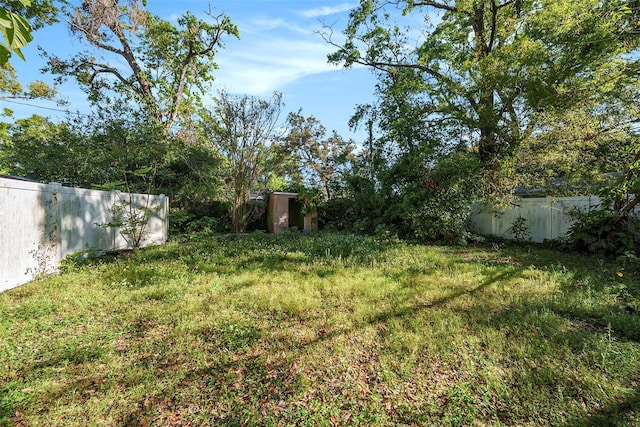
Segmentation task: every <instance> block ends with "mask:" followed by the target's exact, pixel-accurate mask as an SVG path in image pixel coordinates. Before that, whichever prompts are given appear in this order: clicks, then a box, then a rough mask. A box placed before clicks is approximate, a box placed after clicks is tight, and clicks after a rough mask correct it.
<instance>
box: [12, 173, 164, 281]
mask: <svg viewBox="0 0 640 427" xmlns="http://www.w3.org/2000/svg"><path fill="white" fill-rule="evenodd" d="M128 198H129V194H126V193H120V192H117V191H114V192H109V191H99V190H88V189H82V188H71V187H63V186H61V185H60V184H55V183H51V184H41V183H35V182H25V181H18V180H13V179H7V178H0V292H1V291H3V290H6V289H10V288H13V287H16V286H18V285H20V284H23V283H26V282H28V281H30V280H33V278H35V277H36V276H38V275H40V274H46V273H53V272H56V271H57V268H58V266H59V265H60V261H61V260H62V259H64V258H65V257H66V256H67V255H69V254H72V253H75V252H79V251H84V250H87V249H95V250H98V251H109V250H119V249H127V248H130V245H129V244H128V243H127V241H126V240H125V239H124V238H123V237H122V236H121V235H120V232H119V230H118V229H115V228H113V227H105V226H101V224H107V223H109V222H111V220H112V219H111V208H112V206H114V204H116V203H119V202H120V201H121V200H128ZM132 200H133V203H134V204H138V205H143V206H144V205H145V204H147V203H150V204H151V205H152V206H153V207H154V209H156V208H157V210H155V211H154V214H153V215H152V217H151V218H150V220H149V222H148V225H147V227H148V234H147V235H146V238H145V239H144V241H143V242H142V246H147V245H154V244H162V243H164V242H166V240H167V237H168V216H169V199H168V197H166V196H163V195H160V196H148V195H144V194H134V195H132Z"/></svg>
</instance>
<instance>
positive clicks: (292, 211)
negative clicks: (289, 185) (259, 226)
mask: <svg viewBox="0 0 640 427" xmlns="http://www.w3.org/2000/svg"><path fill="white" fill-rule="evenodd" d="M304 205H305V203H304V200H301V199H300V196H299V194H298V193H282V192H275V193H271V195H270V196H269V205H268V208H267V230H269V232H270V233H276V234H278V233H282V232H284V231H285V230H286V229H287V228H292V227H296V228H297V229H298V230H301V231H305V232H309V231H312V230H315V229H316V227H317V217H318V215H317V213H316V212H305V209H304V207H305V206H304Z"/></svg>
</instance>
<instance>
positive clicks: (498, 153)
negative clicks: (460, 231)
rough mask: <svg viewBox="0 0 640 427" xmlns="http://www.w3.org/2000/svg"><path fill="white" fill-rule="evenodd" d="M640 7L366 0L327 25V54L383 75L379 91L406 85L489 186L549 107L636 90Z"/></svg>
mask: <svg viewBox="0 0 640 427" xmlns="http://www.w3.org/2000/svg"><path fill="white" fill-rule="evenodd" d="M637 14H638V8H637V5H636V4H635V2H623V1H601V0H502V1H500V0H481V1H478V0H474V1H471V0H457V1H454V0H441V1H385V0H361V1H360V4H359V6H358V7H357V8H356V9H354V10H353V11H352V13H351V16H350V21H349V24H348V26H347V28H346V30H345V32H344V34H345V36H346V40H345V41H344V42H341V43H337V42H336V41H335V37H333V36H332V33H331V30H330V29H327V31H326V32H325V34H324V35H325V38H326V39H327V40H328V41H329V42H330V43H332V44H333V45H334V46H336V48H337V50H336V52H334V53H333V54H332V55H330V57H329V58H330V60H331V61H333V62H335V63H341V64H344V65H345V66H351V65H353V64H363V65H366V66H368V67H371V68H372V69H373V70H375V71H376V72H377V73H379V75H380V80H381V86H380V92H381V93H382V96H381V99H388V97H389V96H391V97H395V98H396V99H397V98H398V97H397V96H395V95H393V94H394V93H396V94H399V93H404V94H406V97H407V98H408V99H411V100H412V101H411V102H412V104H413V106H414V107H415V108H417V110H415V108H414V109H413V111H412V113H411V114H412V115H413V116H414V117H415V116H416V114H417V113H416V111H417V112H419V117H418V118H417V119H418V120H419V121H420V122H422V123H433V124H435V125H437V127H438V128H439V129H440V131H442V130H443V129H445V128H448V129H450V130H454V129H455V132H449V134H448V135H447V138H446V139H445V140H441V141H440V144H441V145H448V146H460V145H461V144H462V145H465V146H467V147H468V148H469V149H470V150H472V151H473V152H475V153H477V155H478V158H479V159H480V161H481V162H482V165H483V168H484V170H485V177H487V178H488V179H487V180H486V183H487V189H486V192H488V193H492V192H495V191H498V188H496V183H497V182H498V181H499V179H498V175H497V173H498V172H499V171H500V170H501V169H502V168H503V167H504V164H503V161H504V159H509V158H512V157H511V156H513V154H514V152H515V151H516V150H517V149H518V148H519V147H520V146H521V145H522V144H523V142H524V141H526V140H527V139H529V138H531V137H532V136H535V135H538V134H539V133H541V132H544V131H545V130H546V127H545V126H547V125H548V123H545V122H544V119H545V118H546V117H545V115H544V114H545V113H548V112H549V111H558V110H561V109H563V108H573V107H574V106H576V105H588V107H590V108H600V109H601V108H606V107H604V106H608V105H612V104H615V102H614V101H612V100H615V99H617V97H618V96H620V94H624V93H628V94H631V93H634V89H635V90H637V87H638V85H637V75H638V74H637V73H638V62H637V57H636V59H635V60H634V59H633V58H634V56H633V54H634V53H635V54H637V49H638V41H639V33H638V31H637V30H638V22H637V20H636V18H634V17H637ZM605 81H606V84H603V83H605ZM635 93H637V92H635ZM402 102H404V101H402ZM422 126H423V127H425V126H424V125H422ZM426 127H427V128H428V126H426Z"/></svg>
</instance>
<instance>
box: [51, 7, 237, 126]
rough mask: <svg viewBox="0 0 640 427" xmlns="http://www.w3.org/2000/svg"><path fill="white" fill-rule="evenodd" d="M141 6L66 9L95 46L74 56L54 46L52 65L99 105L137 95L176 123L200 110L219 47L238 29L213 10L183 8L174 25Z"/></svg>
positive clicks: (166, 122)
mask: <svg viewBox="0 0 640 427" xmlns="http://www.w3.org/2000/svg"><path fill="white" fill-rule="evenodd" d="M144 6H145V2H143V1H142V0H126V1H124V0H123V1H105V0H84V1H83V2H82V4H81V5H80V6H78V7H70V8H69V9H66V12H65V13H66V17H67V18H66V19H67V21H68V22H69V27H70V30H71V33H72V34H73V35H75V36H76V37H78V38H79V39H81V40H84V41H86V42H87V43H88V44H89V46H90V47H91V48H92V49H91V50H88V51H85V52H81V53H78V54H75V55H73V57H71V58H70V59H62V58H60V57H58V56H56V55H55V54H51V53H49V54H48V67H47V71H50V72H51V73H53V74H56V75H58V77H59V79H60V80H63V79H66V78H69V77H72V78H74V79H75V80H76V81H77V82H78V83H79V84H80V86H81V87H83V88H84V89H85V90H86V92H87V93H88V95H89V99H90V100H92V101H95V102H96V103H98V104H99V105H101V106H102V107H105V106H108V105H110V104H112V103H114V102H116V100H127V101H131V100H133V101H136V102H137V103H138V105H139V106H140V107H141V108H142V109H143V110H144V111H145V112H146V113H147V114H149V115H150V116H151V117H152V118H153V119H154V120H155V121H156V122H157V123H159V124H161V125H162V126H163V127H164V128H165V129H172V128H173V127H174V125H176V124H178V122H179V121H180V119H185V118H188V117H190V116H191V115H192V114H193V113H194V112H195V110H196V108H197V107H198V105H199V104H200V101H201V99H202V96H203V93H204V92H205V91H206V90H207V86H206V83H207V82H209V81H211V80H212V79H213V74H212V72H213V70H214V69H215V68H216V67H217V66H216V64H215V62H214V57H215V54H216V52H217V51H218V50H219V49H220V48H222V47H223V46H224V41H223V39H224V37H226V36H235V37H237V36H238V29H237V27H236V26H235V25H234V24H233V23H232V22H231V20H230V18H229V17H228V16H226V15H224V14H218V15H214V14H213V12H212V11H209V13H208V15H209V18H211V19H210V20H211V22H206V21H203V20H199V19H197V18H196V17H195V16H194V15H193V14H192V13H191V12H186V13H185V14H184V15H182V16H181V17H180V18H178V26H177V27H176V26H174V25H173V24H171V23H170V22H168V21H165V20H163V19H161V18H159V17H157V16H154V15H152V14H151V13H150V12H148V11H147V10H145V8H144ZM122 64H126V66H123V65H122Z"/></svg>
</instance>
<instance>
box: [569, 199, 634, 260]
mask: <svg viewBox="0 0 640 427" xmlns="http://www.w3.org/2000/svg"><path fill="white" fill-rule="evenodd" d="M573 217H574V218H573V219H574V223H573V224H572V226H571V229H570V230H569V243H570V244H571V245H572V246H573V247H575V248H576V249H578V250H582V251H588V252H592V253H599V254H604V255H615V256H622V255H624V254H626V253H629V254H640V219H638V218H637V217H634V216H626V217H625V218H623V219H619V220H616V217H615V214H614V213H613V212H612V210H611V209H610V208H608V207H607V206H601V207H599V208H598V209H594V210H591V211H589V212H575V213H574V214H573Z"/></svg>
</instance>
